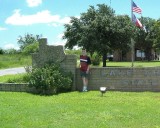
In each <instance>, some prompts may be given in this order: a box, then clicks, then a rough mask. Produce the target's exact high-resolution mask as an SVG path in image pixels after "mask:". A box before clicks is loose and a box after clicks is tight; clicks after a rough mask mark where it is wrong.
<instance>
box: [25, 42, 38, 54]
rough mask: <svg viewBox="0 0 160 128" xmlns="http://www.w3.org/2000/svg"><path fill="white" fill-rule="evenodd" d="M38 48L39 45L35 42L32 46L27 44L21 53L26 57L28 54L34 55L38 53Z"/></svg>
mask: <svg viewBox="0 0 160 128" xmlns="http://www.w3.org/2000/svg"><path fill="white" fill-rule="evenodd" d="M38 48H39V43H38V42H35V43H33V44H29V45H27V46H26V47H25V48H24V49H23V50H22V53H23V54H25V55H28V54H30V53H35V52H38Z"/></svg>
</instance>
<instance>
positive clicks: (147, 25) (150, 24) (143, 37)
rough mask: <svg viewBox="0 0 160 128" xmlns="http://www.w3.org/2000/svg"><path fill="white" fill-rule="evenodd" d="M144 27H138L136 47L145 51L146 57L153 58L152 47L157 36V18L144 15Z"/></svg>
mask: <svg viewBox="0 0 160 128" xmlns="http://www.w3.org/2000/svg"><path fill="white" fill-rule="evenodd" d="M140 20H141V22H142V24H143V28H142V29H137V33H136V38H135V41H136V47H137V48H140V50H141V51H144V52H145V55H146V59H147V60H151V59H152V58H151V57H152V54H151V49H153V48H154V40H155V38H156V35H157V34H156V31H155V28H154V24H155V20H154V19H152V18H149V17H142V18H141V19H140Z"/></svg>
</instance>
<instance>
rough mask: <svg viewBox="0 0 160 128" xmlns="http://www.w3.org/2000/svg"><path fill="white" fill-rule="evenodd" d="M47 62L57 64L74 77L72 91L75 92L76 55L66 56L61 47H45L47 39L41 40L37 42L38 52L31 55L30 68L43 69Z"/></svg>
mask: <svg viewBox="0 0 160 128" xmlns="http://www.w3.org/2000/svg"><path fill="white" fill-rule="evenodd" d="M48 62H51V63H53V62H59V63H60V65H61V67H62V68H63V69H64V70H65V71H68V72H72V74H73V77H74V83H73V90H75V74H76V66H77V58H76V55H66V54H65V53H64V50H63V46H61V45H59V46H53V45H47V39H46V38H42V39H40V40H39V52H38V53H34V54H32V66H33V67H43V66H44V65H45V64H46V63H48Z"/></svg>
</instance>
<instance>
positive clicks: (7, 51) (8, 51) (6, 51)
mask: <svg viewBox="0 0 160 128" xmlns="http://www.w3.org/2000/svg"><path fill="white" fill-rule="evenodd" d="M4 52H5V54H18V53H19V50H16V49H14V48H11V49H7V50H4Z"/></svg>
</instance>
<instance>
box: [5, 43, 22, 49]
mask: <svg viewBox="0 0 160 128" xmlns="http://www.w3.org/2000/svg"><path fill="white" fill-rule="evenodd" d="M12 48H13V49H16V50H19V47H17V46H15V45H14V44H5V45H4V49H5V50H7V49H12Z"/></svg>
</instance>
